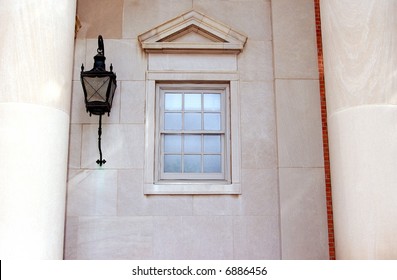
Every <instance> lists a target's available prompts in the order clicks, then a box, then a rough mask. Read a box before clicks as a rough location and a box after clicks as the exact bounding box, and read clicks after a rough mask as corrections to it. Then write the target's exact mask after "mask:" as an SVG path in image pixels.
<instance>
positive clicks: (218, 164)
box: [155, 84, 230, 183]
mask: <svg viewBox="0 0 397 280" xmlns="http://www.w3.org/2000/svg"><path fill="white" fill-rule="evenodd" d="M156 89H157V90H156V92H157V93H156V94H157V102H156V111H157V114H156V124H157V129H156V140H157V141H156V163H155V164H156V171H155V172H156V180H157V181H160V182H161V181H176V180H179V181H198V182H200V181H222V182H224V183H225V182H229V181H230V178H229V174H230V152H229V151H230V147H229V146H230V141H229V139H230V135H229V123H230V118H229V116H228V113H229V85H227V84H207V85H203V84H173V85H172V84H158V85H157V88H156Z"/></svg>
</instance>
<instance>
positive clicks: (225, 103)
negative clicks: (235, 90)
mask: <svg viewBox="0 0 397 280" xmlns="http://www.w3.org/2000/svg"><path fill="white" fill-rule="evenodd" d="M166 92H179V93H181V94H182V95H184V94H185V93H186V92H188V93H192V92H196V93H200V94H205V93H214V92H215V93H219V94H220V95H221V110H220V113H221V128H220V130H215V131H206V130H196V131H186V130H180V131H173V130H165V129H164V114H163V113H164V111H163V109H164V103H163V102H164V94H165V93H166ZM156 100H157V102H156V112H158V114H157V115H156V116H157V118H156V136H155V137H156V138H155V141H156V143H155V181H156V182H158V183H162V182H174V183H175V182H179V183H180V182H182V181H184V182H185V183H190V182H192V181H194V180H199V181H200V183H204V182H205V181H207V182H211V181H214V182H218V183H219V182H220V181H223V183H225V184H227V183H230V177H229V175H230V153H229V151H230V135H229V131H230V129H229V127H230V116H229V111H230V109H229V107H230V106H229V84H218V83H214V84H201V83H197V84H191V83H189V84H175V83H173V84H169V83H166V84H163V83H158V84H156ZM178 112H179V111H178ZM180 112H181V113H182V110H181V111H180ZM200 112H201V110H200ZM201 113H203V112H201ZM166 134H168V135H169V134H175V135H181V136H183V135H200V136H202V135H219V136H220V137H221V172H219V173H183V168H182V170H181V171H182V172H181V173H166V172H164V171H163V170H164V157H163V156H164V154H163V144H164V142H163V140H164V138H163V136H164V135H166ZM203 152H204V151H201V154H202V156H203ZM182 154H183V151H181V155H182ZM181 164H183V161H182V162H181Z"/></svg>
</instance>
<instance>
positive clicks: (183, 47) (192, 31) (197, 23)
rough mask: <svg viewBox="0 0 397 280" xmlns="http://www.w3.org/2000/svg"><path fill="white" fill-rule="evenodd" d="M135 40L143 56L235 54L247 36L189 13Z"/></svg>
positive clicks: (242, 46)
mask: <svg viewBox="0 0 397 280" xmlns="http://www.w3.org/2000/svg"><path fill="white" fill-rule="evenodd" d="M138 39H139V41H140V43H141V46H142V48H143V49H144V50H145V51H146V52H165V53H167V52H221V53H239V52H241V51H242V50H243V48H244V45H245V43H246V41H247V36H245V35H243V34H242V33H240V32H238V31H236V30H233V29H232V28H231V27H229V26H227V25H225V24H223V23H220V22H217V21H215V20H213V19H211V18H209V17H207V16H206V15H204V14H202V13H199V12H196V11H190V12H187V13H185V14H183V15H181V16H179V17H176V18H174V19H172V20H169V21H167V22H165V23H163V24H161V25H159V26H157V27H155V28H153V29H151V30H149V31H147V32H145V33H143V34H141V35H139V36H138Z"/></svg>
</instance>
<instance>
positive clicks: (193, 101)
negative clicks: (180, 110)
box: [185, 93, 201, 111]
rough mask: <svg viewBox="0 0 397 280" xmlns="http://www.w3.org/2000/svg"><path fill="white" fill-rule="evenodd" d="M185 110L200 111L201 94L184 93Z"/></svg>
mask: <svg viewBox="0 0 397 280" xmlns="http://www.w3.org/2000/svg"><path fill="white" fill-rule="evenodd" d="M185 110H188V111H191V110H199V111H201V94H191V93H187V94H185Z"/></svg>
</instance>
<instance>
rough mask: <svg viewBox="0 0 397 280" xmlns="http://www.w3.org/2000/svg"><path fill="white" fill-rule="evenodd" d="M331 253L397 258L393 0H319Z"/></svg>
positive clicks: (396, 27) (396, 79) (396, 45)
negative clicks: (331, 214) (332, 238)
mask: <svg viewBox="0 0 397 280" xmlns="http://www.w3.org/2000/svg"><path fill="white" fill-rule="evenodd" d="M320 4H321V23H322V34H323V48H324V67H325V69H324V70H325V84H326V94H327V107H328V124H329V144H330V160H331V176H332V188H333V190H332V196H333V206H334V223H335V245H336V258H337V259H395V258H397V222H396V221H397V204H396V201H397V188H396V186H397V172H396V171H397V169H396V168H397V106H396V104H397V90H396V89H397V88H396V84H397V83H396V82H397V75H396V74H395V73H396V70H397V69H396V65H397V64H396V62H397V55H396V54H397V41H396V39H397V36H395V30H397V24H396V21H395V20H394V19H395V14H396V12H397V2H396V1H389V0H365V1H363V0H327V1H321V3H320Z"/></svg>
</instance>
